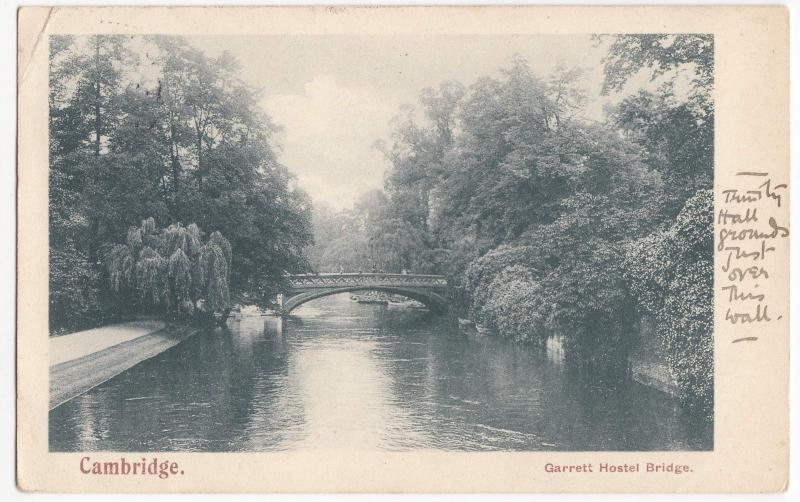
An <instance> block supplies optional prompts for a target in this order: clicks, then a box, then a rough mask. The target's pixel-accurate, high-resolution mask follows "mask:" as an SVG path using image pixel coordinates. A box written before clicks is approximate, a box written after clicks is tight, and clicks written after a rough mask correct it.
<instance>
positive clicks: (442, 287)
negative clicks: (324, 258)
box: [278, 273, 449, 315]
mask: <svg viewBox="0 0 800 502" xmlns="http://www.w3.org/2000/svg"><path fill="white" fill-rule="evenodd" d="M366 290H369V291H384V292H386V293H393V294H398V295H403V296H406V297H408V298H412V299H414V300H417V301H418V302H420V303H423V304H425V305H426V306H427V307H428V308H430V309H431V310H433V311H436V312H444V311H446V310H447V307H448V298H449V296H448V286H447V278H446V277H444V276H443V275H419V274H385V273H342V274H300V275H291V276H289V287H288V289H287V290H286V291H284V293H283V294H282V295H280V297H279V298H278V303H279V305H280V309H281V314H282V315H288V314H289V313H290V312H291V311H292V310H294V309H295V308H297V307H299V306H300V305H302V304H304V303H306V302H308V301H311V300H313V299H315V298H322V297H323V296H330V295H336V294H339V293H347V292H351V291H366Z"/></svg>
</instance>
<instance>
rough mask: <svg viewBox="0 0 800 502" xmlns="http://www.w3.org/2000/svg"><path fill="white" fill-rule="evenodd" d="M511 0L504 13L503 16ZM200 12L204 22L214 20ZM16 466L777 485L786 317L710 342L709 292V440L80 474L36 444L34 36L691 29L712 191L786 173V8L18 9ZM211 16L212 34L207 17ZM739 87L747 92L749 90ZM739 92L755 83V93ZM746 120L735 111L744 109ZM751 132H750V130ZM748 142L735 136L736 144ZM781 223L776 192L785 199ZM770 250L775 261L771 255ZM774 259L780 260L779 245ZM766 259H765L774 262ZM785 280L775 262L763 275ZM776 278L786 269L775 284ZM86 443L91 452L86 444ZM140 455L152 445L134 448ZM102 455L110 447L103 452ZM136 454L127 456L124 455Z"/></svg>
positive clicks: (339, 455)
mask: <svg viewBox="0 0 800 502" xmlns="http://www.w3.org/2000/svg"><path fill="white" fill-rule="evenodd" d="M512 10H513V12H511V11H512ZM212 21H213V22H212ZM18 23H19V32H18V41H19V54H18V92H19V94H18V104H19V109H20V110H25V111H26V113H25V114H22V113H21V114H20V115H19V117H18V152H19V154H18V166H17V169H18V183H19V192H18V193H19V199H18V229H19V230H18V232H19V234H18V246H19V248H18V249H19V251H18V256H19V262H18V341H17V367H18V383H17V386H18V387H17V392H18V394H17V424H18V430H17V476H18V485H19V487H20V488H21V489H23V490H26V491H62V492H84V491H85V492H197V491H207V492H232V491H236V492H261V491H271V492H313V491H332V492H342V491H343V492H365V491H366V492H371V491H381V492H473V491H479V492H487V491H491V492H560V491H569V492H607V491H612V492H737V491H747V492H769V491H780V490H783V489H785V488H786V486H787V482H788V314H787V315H784V322H783V323H775V324H772V325H770V326H768V327H766V328H761V329H760V330H759V331H760V333H761V338H762V339H763V340H764V341H765V342H764V343H762V344H758V345H749V346H747V349H744V348H743V347H745V346H744V345H742V344H739V345H738V346H737V345H731V344H729V343H724V344H723V343H722V341H723V340H729V339H730V338H731V336H730V335H728V336H726V335H727V333H728V332H730V331H732V330H731V328H729V327H727V326H725V325H723V324H722V322H721V318H720V311H721V308H720V298H719V296H720V295H719V293H717V299H716V302H717V303H716V307H717V309H716V310H717V312H716V323H715V335H716V336H715V339H716V342H715V343H716V353H715V354H716V362H717V364H716V403H717V405H716V424H715V442H714V443H715V449H714V451H713V452H649V453H637V452H624V453H622V452H610V453H596V452H589V453H438V452H424V453H423V452H420V453H375V452H340V451H319V452H309V453H299V452H298V453H288V454H283V453H242V454H233V453H231V454H227V453H226V454H219V453H213V454H212V453H203V454H197V453H195V454H191V453H164V454H158V456H159V457H160V458H164V459H171V460H175V461H178V462H180V463H181V464H182V465H185V466H186V468H187V476H184V477H180V478H178V477H176V478H171V479H170V480H169V481H167V482H164V481H162V480H153V479H149V478H147V479H131V478H126V479H108V478H100V479H96V478H94V479H93V478H90V477H86V476H81V475H80V474H79V472H78V470H77V461H78V460H79V458H80V456H81V455H80V454H62V453H49V452H48V448H47V439H46V436H47V435H46V433H44V432H43V431H47V405H46V403H47V348H46V347H47V344H46V342H47V310H46V305H47V302H46V294H47V293H46V292H47V277H46V274H41V270H43V269H46V267H47V251H46V250H47V198H46V197H45V196H44V195H43V194H46V193H47V147H46V145H47V127H46V124H47V99H46V90H47V44H46V43H43V41H44V42H46V37H47V35H49V34H51V33H75V34H80V33H83V34H88V33H180V34H191V33H197V34H199V33H203V34H214V33H216V34H221V33H237V34H240V35H246V34H265V33H271V34H288V33H298V34H319V35H324V34H344V33H347V34H353V33H359V34H375V35H380V34H388V33H392V34H398V35H401V34H405V35H412V34H468V33H469V34H474V33H485V34H492V33H495V34H501V33H502V34H508V33H518V34H536V33H553V34H557V33H562V34H564V33H597V32H600V33H602V32H607V33H613V32H702V33H713V34H714V35H715V40H716V50H717V61H716V65H717V66H716V82H717V87H716V91H715V95H716V106H717V125H716V141H715V149H716V166H715V169H716V171H715V177H716V179H715V194H716V196H717V197H719V194H720V190H721V187H722V186H723V185H724V184H725V183H726V182H728V181H730V178H731V176H732V175H733V173H734V172H735V171H736V170H737V169H740V168H743V167H752V166H754V165H758V166H759V167H761V168H762V169H763V170H768V171H769V172H770V173H771V175H772V176H774V177H775V176H777V177H784V178H786V177H788V152H789V143H788V11H787V10H786V8H784V7H439V8H426V7H388V8H369V7H357V8H351V7H348V8H339V7H312V8H280V7H265V8H253V7H249V8H245V7H224V8H215V7H204V8H184V7H172V8H170V7H142V8H129V7H113V8H89V7H87V8H37V7H31V8H22V9H21V10H20V11H19V18H18ZM208 26H213V27H214V28H213V30H214V31H213V33H208V32H207V30H206V29H205V28H207V27H208ZM748 89H750V90H751V91H750V92H748ZM752 89H761V90H762V91H763V92H762V93H759V94H758V95H757V94H756V93H754V92H752ZM744 119H746V120H744ZM754 132H757V134H754ZM743 138H748V140H749V141H741V140H742V139H743ZM786 206H787V207H786V209H785V211H786V221H788V204H787V205H786ZM780 260H782V261H780ZM776 261H778V262H779V263H783V264H785V266H786V268H785V270H787V272H788V249H786V250H784V251H783V252H782V253H781V254H780V255H779V256H777V257H776ZM773 269H775V267H774V266H773ZM775 275H776V276H780V278H779V279H777V280H773V281H772V287H773V288H775V289H776V290H777V291H779V292H781V291H785V294H784V295H783V298H785V299H786V305H785V306H784V305H777V306H776V308H784V311H786V312H788V273H786V274H775ZM783 278H785V280H783ZM98 455H99V454H98ZM145 455H147V456H153V453H152V452H151V453H147V454H145ZM103 456H104V458H109V457H111V458H113V457H119V454H104V455H103ZM125 456H126V457H132V458H135V457H137V454H125ZM637 459H638V460H641V461H648V459H651V460H652V461H659V462H661V461H665V462H669V461H682V462H687V463H691V464H692V465H693V466H695V470H694V472H693V473H691V475H686V476H676V477H674V479H670V478H648V477H643V476H626V477H619V478H616V479H615V478H613V477H608V476H606V477H599V476H591V477H587V476H580V475H570V476H560V477H547V476H546V475H544V473H543V470H542V465H543V464H544V463H545V462H548V461H549V462H571V463H575V462H578V461H608V462H623V461H636V460H637Z"/></svg>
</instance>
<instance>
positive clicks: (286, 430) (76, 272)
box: [41, 32, 788, 465]
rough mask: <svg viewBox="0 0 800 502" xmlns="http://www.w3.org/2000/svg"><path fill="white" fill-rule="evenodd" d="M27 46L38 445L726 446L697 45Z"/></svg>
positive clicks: (414, 39)
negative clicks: (45, 262)
mask: <svg viewBox="0 0 800 502" xmlns="http://www.w3.org/2000/svg"><path fill="white" fill-rule="evenodd" d="M45 38H46V40H44V41H43V43H46V44H47V47H48V51H49V61H48V70H49V89H48V90H49V93H48V94H49V95H48V98H49V116H48V118H49V124H48V131H49V144H48V149H49V151H48V168H49V173H48V185H49V196H48V197H49V198H48V201H49V205H48V209H49V212H48V221H49V227H48V235H49V252H48V255H49V271H45V270H41V273H42V274H44V273H46V272H47V273H48V274H49V275H48V277H49V340H48V344H49V417H48V423H49V430H48V431H46V432H47V444H48V447H49V451H50V452H286V451H298V450H333V451H336V450H377V451H388V452H413V451H444V452H473V451H484V452H485V451H499V452H598V451H602V452H619V451H622V452H663V451H706V452H708V451H713V450H714V448H715V444H714V423H715V414H714V409H715V406H714V404H715V403H714V389H715V386H714V360H715V358H714V331H715V330H714V217H715V215H714V193H713V185H714V158H715V144H714V138H715V131H714V124H715V113H714V104H715V102H714V84H715V58H714V54H715V37H714V35H713V34H708V33H691V32H681V33H624V34H623V33H587V34H564V35H557V34H542V35H530V34H519V35H514V34H475V35H451V34H445V35H440V34H418V35H413V36H412V35H402V34H385V35H360V34H359V35H346V34H329V35H324V34H323V35H318V34H307V35H304V34H295V35H271V34H263V35H249V34H248V35H235V34H228V35H185V36H177V35H174V34H163V35H145V34H136V35H123V34H75V35H59V34H51V35H47V36H46V37H45ZM787 232H788V231H787ZM42 432H43V433H44V432H45V431H42ZM76 465H77V464H76Z"/></svg>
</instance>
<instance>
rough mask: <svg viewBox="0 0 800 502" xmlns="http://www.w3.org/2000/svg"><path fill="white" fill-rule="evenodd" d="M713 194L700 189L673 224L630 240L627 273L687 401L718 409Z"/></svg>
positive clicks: (698, 409)
mask: <svg viewBox="0 0 800 502" xmlns="http://www.w3.org/2000/svg"><path fill="white" fill-rule="evenodd" d="M713 210H714V194H713V192H712V191H711V190H701V191H698V192H697V194H696V195H695V196H694V197H692V198H691V199H689V200H688V201H687V202H686V205H685V206H684V208H683V210H682V211H681V212H680V214H679V215H678V218H677V220H676V221H675V222H674V223H673V225H672V226H671V227H670V228H668V229H666V230H663V231H660V232H656V233H654V234H651V235H648V236H647V237H644V238H642V239H640V240H637V241H634V242H632V243H630V244H629V245H628V247H627V249H626V260H625V277H626V279H627V281H628V283H629V284H630V285H631V290H632V292H633V294H634V296H635V297H636V298H637V299H638V301H639V306H640V307H641V308H642V310H643V311H644V312H646V313H648V314H650V315H652V316H653V318H654V319H655V320H656V330H657V332H658V336H659V337H660V339H661V340H662V341H663V343H664V345H665V348H666V356H667V362H668V363H669V366H670V369H671V370H672V373H673V375H674V376H675V378H676V381H677V384H678V388H679V389H680V396H681V398H682V400H683V402H684V404H685V405H686V406H687V407H688V408H689V409H691V410H692V411H694V412H695V414H698V415H701V416H705V417H711V416H712V414H713V410H714V388H713V379H712V378H711V375H713V373H714V339H713V336H712V335H713V328H714V293H713V291H714V271H713V266H712V262H711V260H710V259H709V257H710V256H712V254H713V248H714V233H713V231H714V221H713Z"/></svg>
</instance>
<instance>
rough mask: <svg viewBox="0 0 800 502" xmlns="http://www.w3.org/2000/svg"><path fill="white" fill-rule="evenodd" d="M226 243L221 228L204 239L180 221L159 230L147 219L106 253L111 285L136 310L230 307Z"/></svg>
mask: <svg viewBox="0 0 800 502" xmlns="http://www.w3.org/2000/svg"><path fill="white" fill-rule="evenodd" d="M232 255H233V252H232V248H231V245H230V243H229V242H228V241H227V239H225V237H223V236H222V234H221V233H219V232H213V233H212V234H211V235H210V236H209V238H208V240H207V241H206V242H205V243H203V242H202V231H201V230H200V228H199V227H198V226H197V225H195V224H191V225H189V226H188V227H184V226H183V225H181V224H180V223H177V224H172V225H170V226H168V227H167V228H164V229H161V230H159V229H158V228H157V227H156V223H155V220H153V218H148V219H146V220H143V221H142V224H141V226H139V227H131V228H130V229H129V230H128V236H127V240H126V243H125V244H117V245H116V246H114V247H113V248H111V250H110V252H109V253H108V256H107V261H106V266H107V270H108V279H109V286H110V289H111V291H113V292H114V293H115V294H116V295H118V297H119V300H120V301H121V302H123V303H127V302H133V303H135V310H137V311H139V312H158V313H165V314H168V315H170V316H172V317H175V318H178V317H181V316H183V317H192V316H195V317H196V316H203V317H205V318H207V319H208V318H211V316H213V314H214V313H219V314H222V315H223V318H224V317H227V314H228V312H229V311H230V306H231V303H230V292H229V291H230V286H229V283H230V269H231V260H232Z"/></svg>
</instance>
